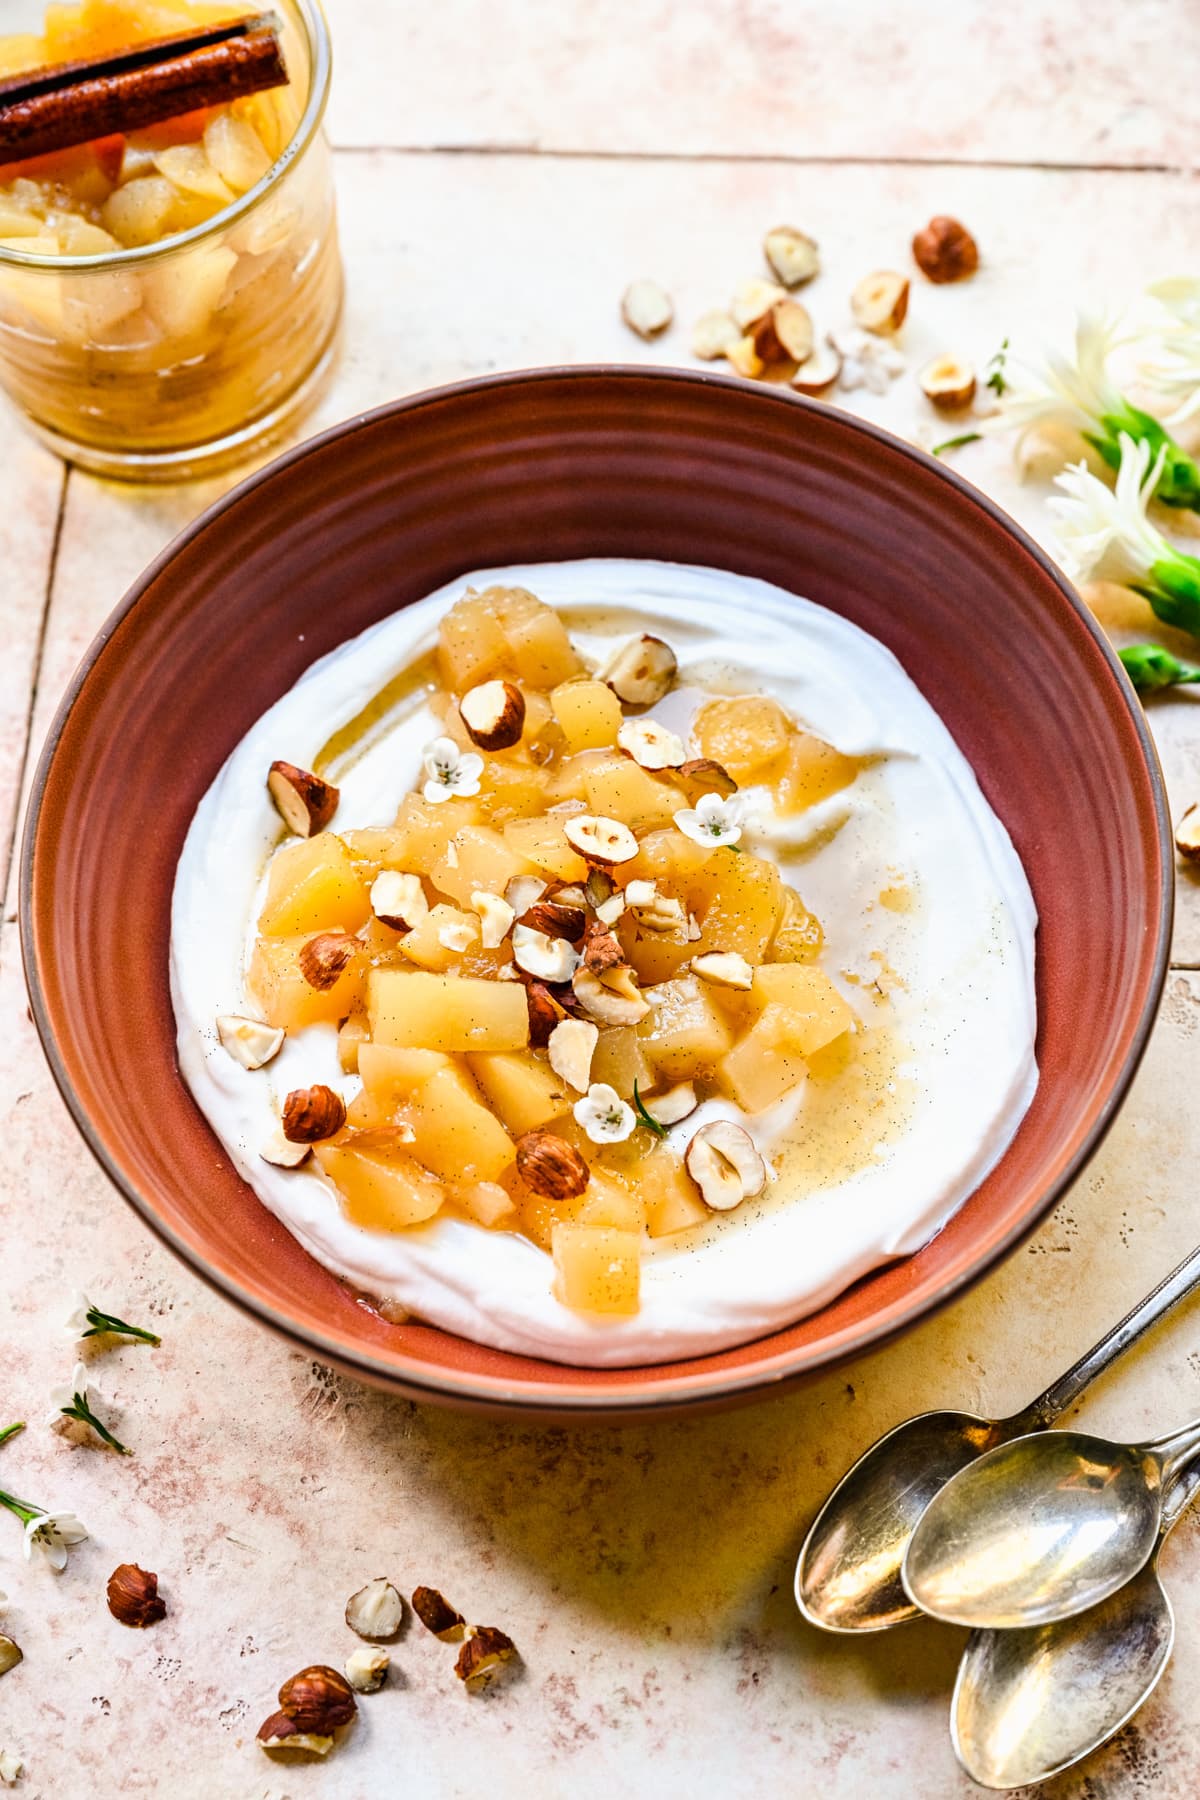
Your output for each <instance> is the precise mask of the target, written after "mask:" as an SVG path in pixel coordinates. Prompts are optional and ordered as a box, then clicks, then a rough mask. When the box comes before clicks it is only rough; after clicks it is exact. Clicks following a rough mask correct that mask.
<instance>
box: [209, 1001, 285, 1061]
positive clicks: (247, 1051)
mask: <svg viewBox="0 0 1200 1800" xmlns="http://www.w3.org/2000/svg"><path fill="white" fill-rule="evenodd" d="M286 1035H287V1034H286V1032H284V1031H282V1030H281V1029H280V1028H279V1027H278V1026H276V1025H268V1024H267V1023H266V1021H265V1020H263V1019H247V1018H243V1017H242V1016H241V1015H240V1014H238V1013H220V1014H218V1016H217V1037H218V1038H219V1039H220V1043H221V1048H222V1049H223V1050H227V1051H228V1052H229V1054H230V1056H232V1058H233V1060H234V1061H235V1062H239V1063H241V1065H242V1067H243V1069H261V1068H262V1067H263V1065H264V1063H269V1062H270V1060H271V1058H272V1057H273V1056H277V1055H278V1054H279V1052H280V1050H281V1049H282V1048H283V1040H284V1038H285V1037H286Z"/></svg>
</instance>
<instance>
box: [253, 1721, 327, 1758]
mask: <svg viewBox="0 0 1200 1800" xmlns="http://www.w3.org/2000/svg"><path fill="white" fill-rule="evenodd" d="M258 1741H259V1743H260V1744H261V1745H262V1747H263V1749H264V1750H308V1751H311V1752H312V1754H313V1755H314V1756H325V1755H327V1754H328V1753H329V1751H330V1750H332V1749H333V1737H332V1735H331V1733H329V1732H321V1731H305V1729H304V1727H303V1726H302V1725H298V1724H297V1723H296V1721H295V1719H290V1718H289V1717H288V1715H287V1713H285V1712H275V1713H272V1714H271V1716H270V1718H269V1719H264V1720H263V1722H262V1724H261V1725H260V1726H259V1728H258Z"/></svg>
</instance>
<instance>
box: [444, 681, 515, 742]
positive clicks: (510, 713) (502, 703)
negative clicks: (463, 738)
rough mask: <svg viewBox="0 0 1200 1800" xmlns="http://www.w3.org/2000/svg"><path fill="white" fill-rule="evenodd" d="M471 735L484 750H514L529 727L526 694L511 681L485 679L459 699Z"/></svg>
mask: <svg viewBox="0 0 1200 1800" xmlns="http://www.w3.org/2000/svg"><path fill="white" fill-rule="evenodd" d="M458 711H459V715H460V717H461V718H462V722H463V724H464V725H465V726H466V728H467V735H468V737H469V738H470V740H471V742H472V743H473V744H478V746H479V748H480V749H481V750H511V749H512V747H513V745H514V744H519V743H520V741H521V733H522V732H523V731H524V729H525V696H524V694H523V693H522V692H521V690H520V688H519V687H514V686H513V684H512V682H511V681H482V682H480V684H479V686H478V687H473V688H470V689H468V691H467V692H466V693H465V694H464V695H463V697H462V699H461V700H460V701H459V703H458Z"/></svg>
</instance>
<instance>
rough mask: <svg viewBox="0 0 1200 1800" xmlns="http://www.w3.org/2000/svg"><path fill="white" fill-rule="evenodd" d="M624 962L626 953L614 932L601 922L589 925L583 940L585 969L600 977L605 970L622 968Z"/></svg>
mask: <svg viewBox="0 0 1200 1800" xmlns="http://www.w3.org/2000/svg"><path fill="white" fill-rule="evenodd" d="M624 961H625V952H624V950H622V948H621V946H620V944H619V943H618V942H617V940H616V938H615V937H614V936H613V934H612V932H611V931H609V930H608V928H607V927H606V926H604V925H602V924H600V923H599V922H597V923H595V924H592V925H589V926H588V928H587V932H586V934H585V936H584V940H583V966H584V968H585V969H590V970H591V971H592V974H593V975H600V974H603V972H604V970H605V969H618V968H620V966H621V964H622V963H623V962H624Z"/></svg>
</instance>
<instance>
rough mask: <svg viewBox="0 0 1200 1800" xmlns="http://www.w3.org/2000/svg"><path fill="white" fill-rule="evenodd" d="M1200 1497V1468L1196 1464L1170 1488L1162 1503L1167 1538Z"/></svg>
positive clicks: (1164, 1534)
mask: <svg viewBox="0 0 1200 1800" xmlns="http://www.w3.org/2000/svg"><path fill="white" fill-rule="evenodd" d="M1197 1495H1200V1468H1197V1467H1196V1465H1195V1463H1193V1464H1192V1465H1191V1467H1190V1468H1188V1469H1185V1471H1184V1473H1183V1474H1182V1475H1181V1476H1180V1477H1179V1479H1178V1480H1177V1481H1176V1482H1174V1483H1173V1484H1172V1486H1171V1487H1170V1488H1168V1490H1167V1493H1166V1497H1165V1498H1164V1500H1163V1503H1162V1526H1161V1528H1160V1529H1161V1533H1162V1536H1163V1537H1164V1538H1165V1537H1166V1535H1167V1533H1168V1531H1172V1530H1174V1528H1175V1526H1176V1525H1178V1523H1179V1521H1180V1519H1182V1517H1183V1515H1184V1513H1185V1512H1186V1511H1187V1509H1188V1507H1189V1506H1190V1505H1191V1504H1192V1502H1193V1501H1194V1500H1195V1499H1196V1497H1197Z"/></svg>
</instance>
